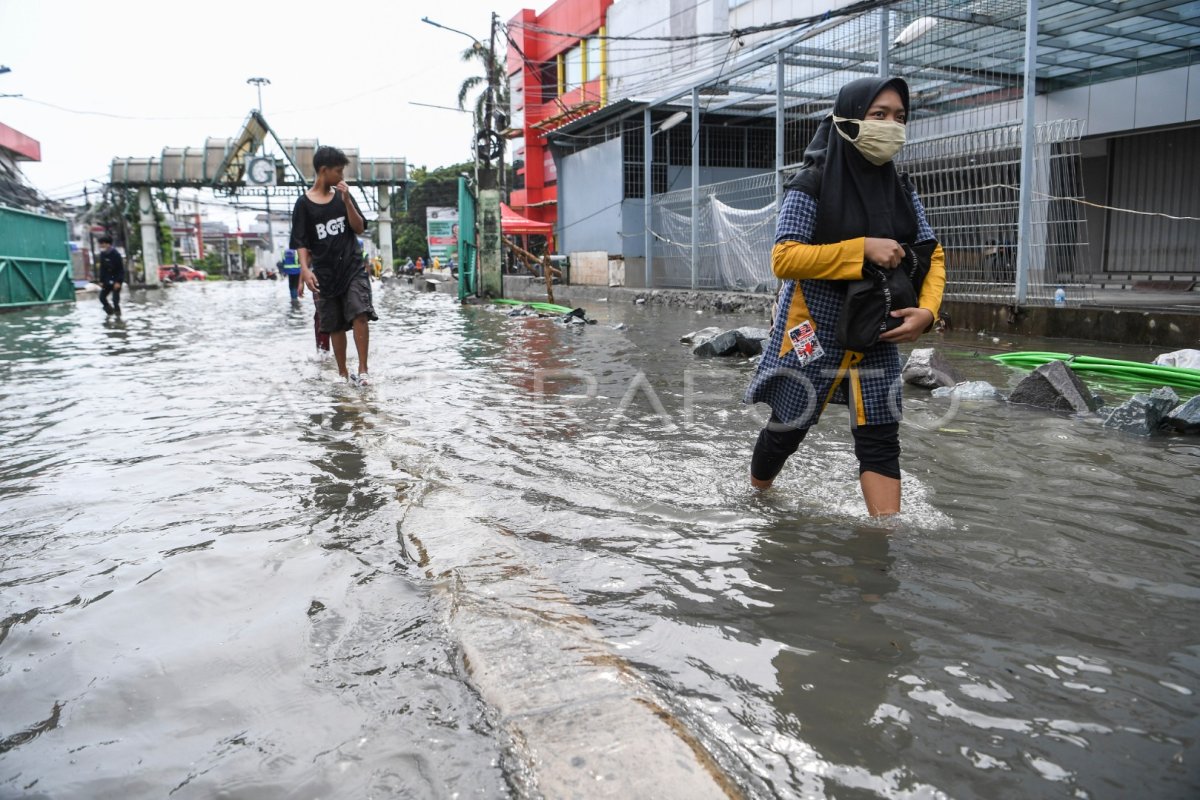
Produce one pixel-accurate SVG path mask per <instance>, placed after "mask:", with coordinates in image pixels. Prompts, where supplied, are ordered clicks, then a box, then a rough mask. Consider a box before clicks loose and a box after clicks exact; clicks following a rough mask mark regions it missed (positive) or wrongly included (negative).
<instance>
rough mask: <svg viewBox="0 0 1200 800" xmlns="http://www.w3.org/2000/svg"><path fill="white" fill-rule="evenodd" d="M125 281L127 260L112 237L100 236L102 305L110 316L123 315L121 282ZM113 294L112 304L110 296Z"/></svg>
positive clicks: (118, 316)
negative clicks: (109, 300)
mask: <svg viewBox="0 0 1200 800" xmlns="http://www.w3.org/2000/svg"><path fill="white" fill-rule="evenodd" d="M123 283H125V262H124V261H122V260H121V254H120V253H118V252H117V248H115V247H113V243H112V237H111V236H109V235H108V234H104V235H103V236H101V237H100V305H102V306H104V313H105V314H107V315H108V316H110V317H111V316H116V317H117V318H118V319H120V317H121V284H123ZM110 294H111V295H112V305H109V303H108V298H109V295H110Z"/></svg>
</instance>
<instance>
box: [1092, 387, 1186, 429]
mask: <svg viewBox="0 0 1200 800" xmlns="http://www.w3.org/2000/svg"><path fill="white" fill-rule="evenodd" d="M1178 404H1179V396H1178V395H1176V394H1175V392H1174V391H1173V390H1171V389H1168V388H1167V387H1165V386H1164V387H1163V388H1161V389H1155V390H1154V391H1152V392H1150V394H1135V395H1134V396H1133V397H1131V398H1129V399H1128V400H1127V401H1126V402H1125V403H1124V405H1121V406H1118V407H1117V408H1114V409H1113V410H1112V411H1111V412H1110V413H1109V415H1108V417H1107V418H1106V419H1105V420H1104V427H1106V428H1112V429H1114V430H1118V431H1124V432H1125V433H1132V434H1134V435H1135V436H1149V435H1150V434H1152V433H1154V431H1156V430H1158V427H1159V425H1161V424H1162V422H1163V418H1164V417H1166V416H1167V415H1168V414H1169V413H1170V412H1171V410H1172V409H1173V408H1175V406H1177V405H1178Z"/></svg>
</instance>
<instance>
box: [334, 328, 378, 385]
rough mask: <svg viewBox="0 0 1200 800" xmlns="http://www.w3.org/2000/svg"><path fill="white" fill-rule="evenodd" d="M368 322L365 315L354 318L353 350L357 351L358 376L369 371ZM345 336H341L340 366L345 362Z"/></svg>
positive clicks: (369, 341)
mask: <svg viewBox="0 0 1200 800" xmlns="http://www.w3.org/2000/svg"><path fill="white" fill-rule="evenodd" d="M368 322H369V320H368V319H367V315H366V314H359V315H358V316H357V317H355V318H354V349H356V350H357V351H358V374H360V375H364V374H366V373H367V372H369V370H368V369H367V351H368V350H370V349H371V329H370V328H369V327H368ZM345 342H346V334H344V333H343V334H342V361H341V362H339V364H341V365H342V366H344V365H345V360H346V344H345Z"/></svg>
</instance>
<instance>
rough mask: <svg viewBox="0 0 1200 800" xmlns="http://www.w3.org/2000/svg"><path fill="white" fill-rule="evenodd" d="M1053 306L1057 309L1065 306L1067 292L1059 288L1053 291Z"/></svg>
mask: <svg viewBox="0 0 1200 800" xmlns="http://www.w3.org/2000/svg"><path fill="white" fill-rule="evenodd" d="M1054 305H1055V306H1056V307H1057V308H1063V307H1065V306H1066V305H1067V290H1066V289H1064V288H1063V287H1061V286H1060V287H1058V288H1057V289H1055V290H1054Z"/></svg>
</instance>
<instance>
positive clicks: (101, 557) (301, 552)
mask: <svg viewBox="0 0 1200 800" xmlns="http://www.w3.org/2000/svg"><path fill="white" fill-rule="evenodd" d="M376 291H377V295H376V296H377V305H378V308H379V313H380V317H381V319H380V321H379V322H378V323H376V324H374V325H373V326H372V329H371V335H372V365H371V372H372V373H373V375H374V376H375V378H376V381H377V383H376V385H375V386H374V387H372V388H370V389H368V390H366V391H365V392H363V391H358V390H353V389H350V388H349V387H347V386H345V385H344V384H339V383H337V382H336V381H335V380H334V379H333V378H334V375H335V373H336V370H334V368H333V367H332V364H331V363H330V362H329V361H321V360H319V359H317V358H315V357H314V356H313V353H312V350H313V346H312V334H311V319H310V306H309V305H308V304H307V303H306V304H305V306H304V307H303V310H302V311H292V310H290V309H289V307H288V303H287V293H286V287H285V286H283V285H281V284H275V283H249V284H235V285H230V284H223V283H214V284H210V285H190V286H179V287H172V288H170V289H169V290H164V291H161V292H156V293H152V294H150V295H148V296H145V295H136V296H135V297H134V298H132V299H127V300H126V303H125V320H124V321H123V322H122V323H106V322H105V321H104V318H103V314H102V313H101V311H100V309H99V308H98V304H96V303H94V301H88V302H83V303H80V304H79V305H78V306H75V307H60V308H50V309H40V310H33V311H27V312H21V313H14V314H6V315H0V377H2V384H0V385H2V393H3V402H2V403H0V452H2V453H3V459H2V462H0V510H2V513H0V797H3V798H15V797H30V798H41V797H44V798H56V799H58V798H89V799H90V798H162V797H167V796H170V797H172V798H215V797H222V798H255V799H258V798H285V797H286V798H318V797H319V798H348V799H350V798H353V799H357V798H367V797H373V798H389V797H397V798H418V797H419V798H425V797H428V798H442V797H458V798H466V797H483V798H492V797H510V796H516V797H521V796H531V797H536V796H542V795H545V796H563V795H564V794H567V793H571V794H574V795H575V796H580V797H588V796H614V797H616V796H625V797H634V796H654V797H672V796H676V797H678V796H682V795H683V792H682V790H680V788H679V787H680V785H681V784H678V783H677V782H676V778H675V777H674V776H675V775H676V774H677V773H679V771H680V770H683V771H684V772H687V771H689V770H690V769H691V768H692V767H694V766H695V764H692V765H690V766H689V765H687V764H684V765H683V766H682V767H681V766H680V759H674V760H673V761H672V760H671V759H663V760H660V761H652V762H650V763H652V764H657V765H658V766H652V767H651V768H646V767H645V766H644V764H643V765H641V766H637V767H636V768H635V767H634V765H635V764H638V763H639V762H638V760H637V759H638V757H639V755H640V754H646V753H649V754H651V755H652V754H653V753H654V752H656V748H659V747H660V746H661V744H662V741H661V740H662V737H661V735H660V736H659V739H658V740H655V741H651V740H649V739H644V738H643V737H644V736H645V735H646V734H645V731H646V730H647V726H646V724H644V723H645V721H644V720H640V721H639V720H638V719H635V717H636V713H635V711H631V710H630V709H635V710H636V708H643V707H650V706H652V707H654V708H655V709H656V717H655V718H656V719H659V720H669V721H670V726H669V727H668V726H667V725H661V727H662V730H663V731H668V733H667V737H668V738H669V737H671V736H675V737H677V739H679V740H683V741H686V742H688V746H689V747H690V748H691V749H690V750H688V751H687V752H689V753H693V752H694V753H697V754H700V755H697V756H696V758H697V759H698V761H697V762H696V763H699V762H700V761H704V763H705V765H706V766H705V767H703V768H702V769H700V772H701V773H704V772H705V771H708V772H710V773H712V774H718V775H721V776H724V777H725V779H726V782H725V783H723V784H721V785H723V786H724V789H725V791H726V792H728V793H729V794H733V795H735V796H737V795H740V796H746V797H837V798H868V797H888V798H920V797H957V798H972V797H1020V798H1040V797H1079V798H1085V797H1086V798H1118V797H1153V798H1185V797H1196V796H1197V794H1198V793H1200V749H1198V747H1197V740H1198V738H1200V722H1198V711H1200V705H1198V703H1197V695H1196V693H1197V692H1198V691H1200V623H1198V622H1197V619H1198V618H1200V560H1198V554H1200V543H1198V541H1197V535H1198V533H1197V531H1198V527H1200V526H1198V525H1197V523H1196V520H1197V512H1198V511H1200V499H1198V495H1200V493H1198V491H1197V490H1198V489H1200V480H1198V478H1200V444H1198V440H1197V439H1195V438H1192V439H1185V438H1182V437H1163V438H1155V439H1150V440H1142V439H1134V438H1131V437H1128V436H1124V435H1121V434H1115V433H1113V432H1110V431H1105V430H1103V429H1101V428H1099V427H1098V426H1097V425H1095V424H1093V423H1090V422H1086V421H1082V420H1073V419H1070V418H1068V417H1065V416H1061V415H1054V414H1048V413H1042V412H1038V411H1032V410H1027V409H1021V408H1010V407H1006V406H1004V405H999V404H994V403H961V404H951V403H950V402H949V401H945V400H933V399H931V398H930V397H929V396H928V395H927V394H926V393H924V392H922V391H907V390H906V401H905V402H906V411H907V420H906V424H905V426H904V427H903V430H902V440H903V444H904V448H905V454H904V460H903V464H904V469H905V484H904V485H905V509H906V510H905V512H904V514H903V519H902V520H901V521H900V522H898V523H897V524H894V525H891V526H890V527H888V528H886V529H885V528H881V527H879V526H877V525H874V524H872V522H871V521H870V520H869V519H867V518H865V517H864V516H863V510H862V501H861V499H860V497H859V495H858V491H857V482H856V478H855V469H854V460H853V455H852V451H851V442H850V437H849V435H848V432H847V428H846V425H847V421H846V415H845V411H844V410H842V409H838V410H836V411H831V412H830V413H829V414H828V415H827V416H826V418H825V419H824V420H823V421H822V424H821V426H820V427H819V428H818V429H817V430H816V431H815V432H814V433H813V434H812V435H810V437H809V438H808V440H807V441H806V442H805V444H804V446H803V447H802V449H801V451H800V452H799V453H798V454H797V456H796V457H795V458H794V459H793V461H792V462H791V463H789V465H788V467H787V469H786V470H785V473H784V474H783V476H782V477H781V479H780V480H779V481H778V483H777V485H776V488H775V489H774V490H772V491H771V492H769V493H767V494H765V495H763V496H756V495H754V494H753V493H752V492H751V491H750V490H749V487H748V481H747V479H746V473H747V462H748V459H749V453H750V448H751V446H752V443H753V440H754V436H755V432H756V431H757V429H758V427H759V426H760V423H761V420H762V414H761V412H759V411H755V410H752V409H747V408H745V407H743V406H741V405H740V403H739V402H737V398H738V396H739V395H740V393H741V391H742V388H743V387H744V386H745V384H746V381H747V380H748V378H749V375H750V371H751V369H752V368H751V366H750V365H749V363H748V362H746V361H742V360H734V361H726V360H713V361H697V360H695V359H693V358H692V356H691V355H690V352H689V350H688V348H686V347H684V346H681V345H680V344H678V338H679V336H680V335H681V334H682V333H685V332H687V331H688V330H691V329H694V328H698V327H703V326H704V325H706V324H710V323H713V322H716V324H728V325H731V326H732V325H738V324H746V323H750V322H755V320H751V319H749V318H747V317H744V316H741V317H739V316H724V317H719V318H715V319H714V318H711V317H702V316H698V315H696V314H695V313H694V312H691V311H683V310H674V309H663V308H651V307H645V306H634V305H621V306H616V305H615V304H614V305H613V307H611V308H610V307H607V306H606V304H602V303H601V304H594V305H593V307H591V308H589V312H590V313H591V315H592V316H594V317H596V318H598V319H599V320H600V322H599V324H596V325H592V326H586V327H566V326H564V325H562V324H560V323H558V322H556V321H554V320H548V319H537V318H509V317H507V316H505V315H503V314H500V313H495V312H493V311H490V310H488V309H482V308H466V309H460V308H459V307H458V306H457V304H456V303H455V302H454V301H453V300H452V299H451V298H450V297H449V296H446V295H428V294H417V293H414V292H411V291H408V290H406V289H403V288H397V287H395V286H384V287H378V288H377V290H376ZM562 293H563V292H562V290H560V294H562ZM617 323H623V324H624V325H625V326H626V327H625V328H624V329H617V328H616V325H617ZM946 344H947V345H949V346H952V347H953V348H954V349H953V353H954V356H955V359H956V361H957V363H958V364H959V366H960V367H961V368H962V369H963V370H964V372H966V373H967V375H968V377H971V378H976V379H986V380H990V381H992V382H993V383H994V384H996V385H998V386H1001V387H1002V388H1003V387H1010V386H1012V385H1014V384H1015V383H1016V381H1017V380H1018V379H1019V377H1020V376H1021V373H1020V372H1019V371H1016V370H1012V369H1009V368H1006V367H1001V366H999V365H996V364H994V363H992V362H987V361H984V360H981V359H979V358H975V357H973V354H972V350H974V349H975V348H977V347H979V346H980V345H986V346H993V345H994V343H993V342H991V340H990V339H988V338H978V337H975V336H971V335H966V336H962V337H960V338H959V339H957V340H954V341H951V342H947V343H946ZM1006 345H1007V342H1002V343H1000V344H999V345H996V346H1006ZM1023 347H1024V349H1070V348H1067V347H1064V346H1063V345H1062V343H1060V342H1052V343H1046V342H1033V343H1024V344H1023ZM1075 349H1082V346H1079V347H1076V348H1075ZM1112 350H1113V349H1112V348H1108V349H1107V350H1105V349H1100V348H1097V347H1095V346H1092V348H1091V349H1090V350H1088V351H1087V352H1091V353H1095V354H1100V355H1124V356H1126V357H1129V356H1131V355H1132V356H1136V357H1141V358H1147V359H1148V358H1150V357H1152V356H1153V353H1151V352H1148V351H1136V352H1135V351H1130V350H1124V351H1121V352H1119V353H1116V352H1112ZM579 653H584V654H585V656H586V657H580V658H575V655H576V654H579ZM573 659H574V660H573ZM604 670H609V673H605V674H606V675H608V677H611V675H619V676H620V677H619V680H615V681H613V685H614V686H616V685H617V684H620V686H621V687H622V688H621V690H620V691H617V690H615V689H614V690H613V691H612V692H610V693H608V694H597V693H593V694H588V695H587V696H586V697H584V694H586V692H585V691H584V689H583V688H582V687H585V686H591V685H592V682H589V681H590V677H589V676H591V675H592V674H593V673H594V674H600V673H601V672H603V671H604ZM635 696H636V697H637V698H641V699H640V700H631V698H632V697H635ZM655 724H658V723H655ZM639 726H640V727H639ZM659 733H660V734H661V731H660V732H659ZM566 755H569V756H570V761H569V763H567V764H564V763H563V762H562V759H563V758H564V757H565V756H566ZM705 759H707V761H705ZM685 760H686V759H685ZM572 769H574V770H575V773H584V772H586V773H587V774H588V775H589V776H590V778H589V779H590V780H591V781H592V782H591V783H580V782H579V781H578V775H577V774H575V773H572V772H571V770H572ZM693 771H694V770H693ZM633 773H636V774H633ZM572 781H575V783H572ZM637 781H641V783H637ZM570 786H573V787H575V788H573V789H571V790H570V792H568V791H567V790H565V789H563V788H562V787H570ZM579 787H582V788H579ZM629 787H640V788H629ZM647 787H651V788H647Z"/></svg>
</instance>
